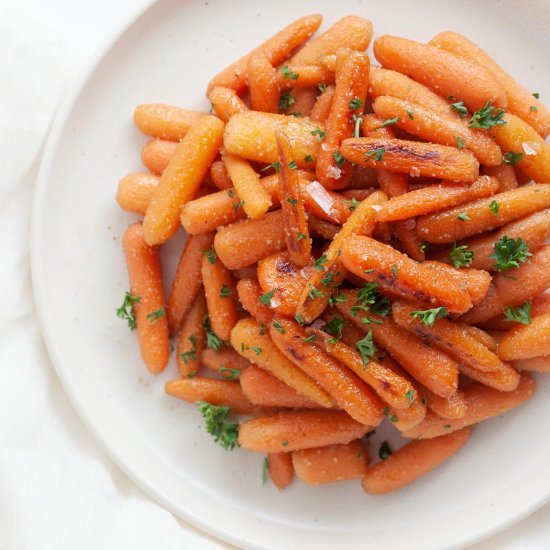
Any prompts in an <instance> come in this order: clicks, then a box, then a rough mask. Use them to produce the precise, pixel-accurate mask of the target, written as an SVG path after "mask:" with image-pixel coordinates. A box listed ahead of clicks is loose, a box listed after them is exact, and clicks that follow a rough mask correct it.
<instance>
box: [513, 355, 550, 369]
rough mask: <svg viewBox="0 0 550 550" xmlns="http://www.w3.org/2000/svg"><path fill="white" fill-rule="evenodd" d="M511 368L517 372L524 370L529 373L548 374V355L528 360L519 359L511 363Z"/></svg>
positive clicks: (549, 357)
mask: <svg viewBox="0 0 550 550" xmlns="http://www.w3.org/2000/svg"><path fill="white" fill-rule="evenodd" d="M512 366H513V367H514V368H515V369H517V370H520V371H522V370H526V371H530V372H550V355H543V356H541V357H530V358H529V359H519V360H517V361H512Z"/></svg>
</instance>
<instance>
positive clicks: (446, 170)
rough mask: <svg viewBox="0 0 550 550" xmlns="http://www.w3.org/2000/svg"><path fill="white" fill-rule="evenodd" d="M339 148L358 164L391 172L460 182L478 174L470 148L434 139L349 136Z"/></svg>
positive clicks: (471, 178) (348, 158)
mask: <svg viewBox="0 0 550 550" xmlns="http://www.w3.org/2000/svg"><path fill="white" fill-rule="evenodd" d="M340 152H341V153H342V155H344V157H345V158H346V159H347V160H348V161H350V162H355V163H356V164H359V166H369V167H371V168H384V169H386V170H389V171H390V172H402V173H405V174H412V175H415V176H428V177H432V178H441V179H444V180H448V181H453V182H457V183H470V182H473V181H474V180H475V179H476V178H477V177H478V175H479V163H478V161H477V160H476V158H475V157H474V155H472V153H470V151H464V150H459V149H456V148H455V147H448V146H447V145H438V144H435V143H420V142H418V141H408V140H404V139H383V138H371V137H363V138H350V139H346V140H344V141H343V142H342V146H341V148H340Z"/></svg>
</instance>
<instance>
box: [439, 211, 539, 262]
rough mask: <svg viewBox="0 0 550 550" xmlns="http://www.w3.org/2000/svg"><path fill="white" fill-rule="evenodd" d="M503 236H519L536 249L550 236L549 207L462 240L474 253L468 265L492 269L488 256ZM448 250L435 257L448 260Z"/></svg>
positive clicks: (491, 260)
mask: <svg viewBox="0 0 550 550" xmlns="http://www.w3.org/2000/svg"><path fill="white" fill-rule="evenodd" d="M499 210H500V208H499ZM504 236H506V237H508V238H510V239H517V238H518V237H521V239H522V240H523V241H524V242H525V244H526V245H527V246H528V248H529V250H530V251H531V252H534V251H535V250H538V249H539V248H540V247H541V246H542V245H543V243H544V242H545V241H546V240H547V239H548V237H549V236H550V209H548V208H547V209H546V210H541V211H540V212H535V213H534V214H531V215H529V216H525V217H524V218H520V219H519V220H517V221H514V222H511V223H509V224H507V225H505V226H504V227H503V228H502V229H500V231H497V232H496V233H491V234H490V235H486V236H482V237H474V238H472V239H469V240H466V241H462V242H461V244H463V245H466V246H467V247H468V248H467V250H468V251H470V252H473V254H474V257H473V259H472V262H471V264H470V267H473V268H476V269H486V270H487V271H494V269H495V260H494V258H489V256H490V255H491V254H494V252H495V249H494V248H495V243H496V242H498V241H499V240H500V239H502V237H504ZM449 252H450V251H449V250H446V251H445V252H443V253H442V254H441V255H436V256H435V258H437V259H439V260H441V261H449Z"/></svg>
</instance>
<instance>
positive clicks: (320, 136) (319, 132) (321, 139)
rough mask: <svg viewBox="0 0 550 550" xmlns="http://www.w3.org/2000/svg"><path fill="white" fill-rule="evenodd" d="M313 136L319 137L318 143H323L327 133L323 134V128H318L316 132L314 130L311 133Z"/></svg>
mask: <svg viewBox="0 0 550 550" xmlns="http://www.w3.org/2000/svg"><path fill="white" fill-rule="evenodd" d="M311 135H312V136H317V140H318V141H323V140H324V139H325V137H326V135H327V133H326V132H323V130H321V128H319V126H317V128H315V130H313V131H312V132H311Z"/></svg>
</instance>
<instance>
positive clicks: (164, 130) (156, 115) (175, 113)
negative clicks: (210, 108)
mask: <svg viewBox="0 0 550 550" xmlns="http://www.w3.org/2000/svg"><path fill="white" fill-rule="evenodd" d="M204 116H206V113H199V112H197V111H189V110H187V109H182V108H181V107H173V106H172V105H165V104H164V103H151V104H146V105H138V106H137V107H136V109H135V111H134V122H135V123H136V126H137V127H138V128H139V129H140V130H141V131H142V132H143V133H144V134H146V135H148V136H151V137H154V138H158V139H168V140H171V141H179V140H180V139H182V138H183V137H185V135H186V134H187V132H188V131H189V129H190V128H191V126H194V125H195V124H197V123H198V122H199V121H200V120H201V119H202V118H203V117H204Z"/></svg>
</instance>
